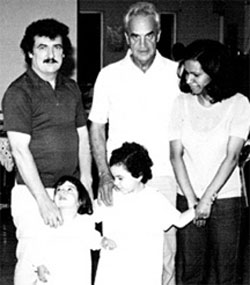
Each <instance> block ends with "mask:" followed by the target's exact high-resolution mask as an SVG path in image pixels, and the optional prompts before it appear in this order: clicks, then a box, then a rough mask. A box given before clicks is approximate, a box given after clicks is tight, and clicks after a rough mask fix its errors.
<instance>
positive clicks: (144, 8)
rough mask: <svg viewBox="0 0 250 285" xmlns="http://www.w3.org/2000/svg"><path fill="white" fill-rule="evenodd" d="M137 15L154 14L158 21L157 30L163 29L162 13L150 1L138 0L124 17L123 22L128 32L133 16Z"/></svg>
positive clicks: (156, 21)
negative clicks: (140, 0) (142, 0)
mask: <svg viewBox="0 0 250 285" xmlns="http://www.w3.org/2000/svg"><path fill="white" fill-rule="evenodd" d="M136 16H153V17H154V20H155V23H156V28H157V31H158V32H159V31H160V29H161V19H160V14H159V12H158V11H157V10H156V7H155V5H154V4H152V3H150V2H137V3H135V4H133V5H131V6H130V7H129V9H128V11H127V13H126V14H125V16H124V18H123V24H124V29H125V32H126V33H127V32H128V29H129V22H130V21H131V19H132V18H134V17H136Z"/></svg>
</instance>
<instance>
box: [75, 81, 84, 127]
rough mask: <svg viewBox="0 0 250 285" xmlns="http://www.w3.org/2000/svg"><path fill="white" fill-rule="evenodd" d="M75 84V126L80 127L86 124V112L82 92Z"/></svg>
mask: <svg viewBox="0 0 250 285" xmlns="http://www.w3.org/2000/svg"><path fill="white" fill-rule="evenodd" d="M75 85H76V91H75V92H76V96H77V107H76V127H77V128H79V127H82V126H85V125H86V124H87V113H86V111H85V109H84V107H83V101H82V94H81V91H80V89H79V87H78V85H77V84H75Z"/></svg>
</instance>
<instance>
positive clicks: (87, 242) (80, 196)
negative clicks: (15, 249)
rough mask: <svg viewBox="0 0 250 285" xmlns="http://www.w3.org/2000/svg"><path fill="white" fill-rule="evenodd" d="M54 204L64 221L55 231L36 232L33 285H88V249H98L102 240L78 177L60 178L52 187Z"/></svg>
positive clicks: (89, 258)
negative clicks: (34, 278)
mask: <svg viewBox="0 0 250 285" xmlns="http://www.w3.org/2000/svg"><path fill="white" fill-rule="evenodd" d="M54 202H55V204H56V205H57V207H58V208H59V209H60V210H61V213H62V217H63V220H64V222H63V225H62V226H60V227H58V228H49V227H48V226H44V228H43V230H42V231H41V232H39V233H37V239H36V241H35V243H34V250H33V251H32V253H31V254H30V257H31V259H32V262H33V266H34V272H35V273H36V281H34V284H45V282H46V284H48V285H52V284H53V285H58V284H60V285H63V284H65V285H69V284H74V285H79V284H86V285H90V284H91V251H90V249H99V248H100V243H101V237H100V234H99V233H98V232H97V231H96V230H95V222H94V220H93V218H92V213H93V210H92V204H91V200H90V197H89V195H88V192H87V190H86V189H85V187H84V186H83V185H82V183H81V182H80V181H79V180H78V179H77V178H74V177H71V176H63V177H61V178H60V179H59V181H58V182H57V183H56V185H55V194H54Z"/></svg>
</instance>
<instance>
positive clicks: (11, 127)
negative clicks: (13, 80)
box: [2, 86, 32, 134]
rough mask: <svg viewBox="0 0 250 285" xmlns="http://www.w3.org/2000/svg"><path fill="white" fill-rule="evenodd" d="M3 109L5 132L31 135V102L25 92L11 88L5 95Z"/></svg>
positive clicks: (17, 88)
mask: <svg viewBox="0 0 250 285" xmlns="http://www.w3.org/2000/svg"><path fill="white" fill-rule="evenodd" d="M2 107H3V114H4V130H5V131H16V132H21V133H27V134H31V129H32V108H31V101H30V98H29V96H28V95H27V94H26V92H25V91H24V90H22V89H21V88H19V87H14V86H10V87H9V88H8V89H7V91H6V93H5V94H4V97H3V102H2Z"/></svg>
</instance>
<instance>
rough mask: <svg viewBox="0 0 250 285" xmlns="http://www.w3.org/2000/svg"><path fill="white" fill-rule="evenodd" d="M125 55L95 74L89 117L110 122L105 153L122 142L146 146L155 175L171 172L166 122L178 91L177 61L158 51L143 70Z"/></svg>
mask: <svg viewBox="0 0 250 285" xmlns="http://www.w3.org/2000/svg"><path fill="white" fill-rule="evenodd" d="M130 55H131V51H130V50H129V51H128V53H127V55H126V57H125V58H124V59H122V60H120V61H118V62H116V63H113V64H110V65H108V66H106V67H105V68H103V69H102V70H101V72H100V73H99V75H98V78H97V81H96V84H95V87H94V98H93V104H92V108H91V111H90V115H89V119H90V120H91V121H93V122H96V123H101V124H105V123H109V134H108V142H107V149H108V156H110V154H111V152H112V150H114V149H116V148H118V147H120V146H121V145H122V143H124V142H126V141H128V142H133V141H134V142H137V143H140V144H142V145H143V146H144V147H146V148H147V149H148V151H149V154H150V156H151V158H152V160H153V162H154V166H153V174H154V176H162V175H173V173H172V167H171V165H170V161H169V141H168V124H169V117H170V113H171V108H172V105H173V101H174V99H175V98H176V97H177V96H178V94H179V93H180V91H179V87H178V76H177V63H176V62H174V61H172V60H169V59H166V58H164V57H162V56H161V55H160V54H159V53H158V52H157V53H156V57H155V59H154V62H153V64H152V65H151V67H150V68H149V69H148V70H147V72H145V73H144V72H142V71H141V70H140V69H139V68H138V67H137V66H136V65H135V64H134V63H133V61H132V60H131V57H130Z"/></svg>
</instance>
